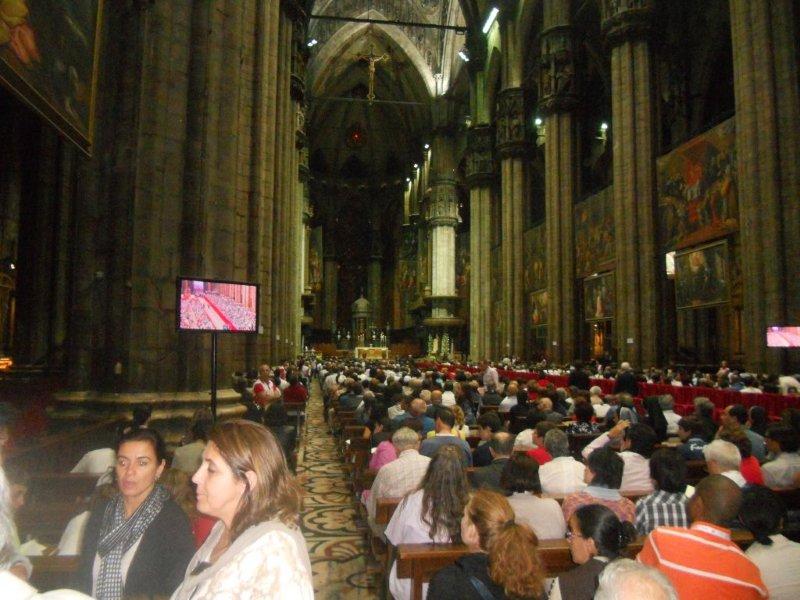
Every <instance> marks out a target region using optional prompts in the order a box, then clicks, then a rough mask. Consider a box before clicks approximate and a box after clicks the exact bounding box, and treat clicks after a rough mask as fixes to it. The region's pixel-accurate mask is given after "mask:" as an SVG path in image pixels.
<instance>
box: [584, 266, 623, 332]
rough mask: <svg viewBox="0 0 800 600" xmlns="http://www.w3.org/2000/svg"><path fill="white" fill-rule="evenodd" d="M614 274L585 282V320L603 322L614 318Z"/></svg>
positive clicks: (602, 275) (592, 278) (587, 279)
mask: <svg viewBox="0 0 800 600" xmlns="http://www.w3.org/2000/svg"><path fill="white" fill-rule="evenodd" d="M614 299H615V294H614V273H613V271H612V272H610V273H602V274H600V275H595V276H594V277H587V278H586V279H584V280H583V318H584V319H585V320H586V321H602V320H604V319H611V318H613V317H614V304H615V302H614Z"/></svg>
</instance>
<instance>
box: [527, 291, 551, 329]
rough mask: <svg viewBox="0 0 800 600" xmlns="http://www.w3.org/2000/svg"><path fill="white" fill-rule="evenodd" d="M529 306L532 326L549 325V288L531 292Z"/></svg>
mask: <svg viewBox="0 0 800 600" xmlns="http://www.w3.org/2000/svg"><path fill="white" fill-rule="evenodd" d="M529 307H530V315H531V326H533V327H538V326H539V325H547V290H542V291H539V292H533V293H531V294H530V296H529Z"/></svg>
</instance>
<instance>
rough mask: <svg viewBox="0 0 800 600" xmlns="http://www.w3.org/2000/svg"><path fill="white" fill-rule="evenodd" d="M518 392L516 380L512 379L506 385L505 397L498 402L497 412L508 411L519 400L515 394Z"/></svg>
mask: <svg viewBox="0 0 800 600" xmlns="http://www.w3.org/2000/svg"><path fill="white" fill-rule="evenodd" d="M518 394H519V385H517V382H516V381H512V382H511V383H509V384H508V387H506V397H505V398H503V400H502V401H501V402H500V405H499V406H498V408H497V412H501V413H507V412H510V411H511V409H512V408H514V407H515V406H516V405H517V403H518V402H519V400H518V398H517V396H518Z"/></svg>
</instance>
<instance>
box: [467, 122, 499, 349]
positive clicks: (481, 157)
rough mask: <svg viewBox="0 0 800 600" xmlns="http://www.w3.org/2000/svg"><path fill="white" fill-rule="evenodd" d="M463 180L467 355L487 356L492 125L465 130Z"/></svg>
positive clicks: (490, 305) (492, 153) (488, 339)
mask: <svg viewBox="0 0 800 600" xmlns="http://www.w3.org/2000/svg"><path fill="white" fill-rule="evenodd" d="M465 163H466V182H467V186H469V211H470V231H469V253H470V263H471V264H470V278H469V296H470V304H469V357H470V359H471V360H481V359H484V358H491V357H490V356H489V355H490V352H491V344H492V328H493V326H494V324H493V323H491V319H490V317H491V314H492V289H491V281H492V278H491V270H492V269H491V267H492V261H491V255H492V227H491V225H492V182H493V181H494V179H495V163H494V128H492V127H491V126H490V125H475V126H473V127H470V129H469V130H468V131H467V154H466V161H465Z"/></svg>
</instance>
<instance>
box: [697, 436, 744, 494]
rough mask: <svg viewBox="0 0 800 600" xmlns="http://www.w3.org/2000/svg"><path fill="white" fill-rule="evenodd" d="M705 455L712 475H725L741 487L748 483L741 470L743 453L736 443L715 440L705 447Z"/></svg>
mask: <svg viewBox="0 0 800 600" xmlns="http://www.w3.org/2000/svg"><path fill="white" fill-rule="evenodd" d="M703 456H705V458H706V466H707V468H708V472H709V473H710V474H711V475H724V476H725V477H727V478H728V479H730V480H731V481H733V482H734V483H735V484H736V485H738V486H739V487H740V488H741V487H744V486H745V484H746V483H747V482H746V481H745V479H744V476H743V475H742V473H741V471H740V469H741V466H742V454H741V453H740V452H739V449H738V448H737V447H736V446H735V445H733V444H731V443H730V442H726V441H724V440H714V441H713V442H711V443H710V444H708V445H706V446H704V447H703Z"/></svg>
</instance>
